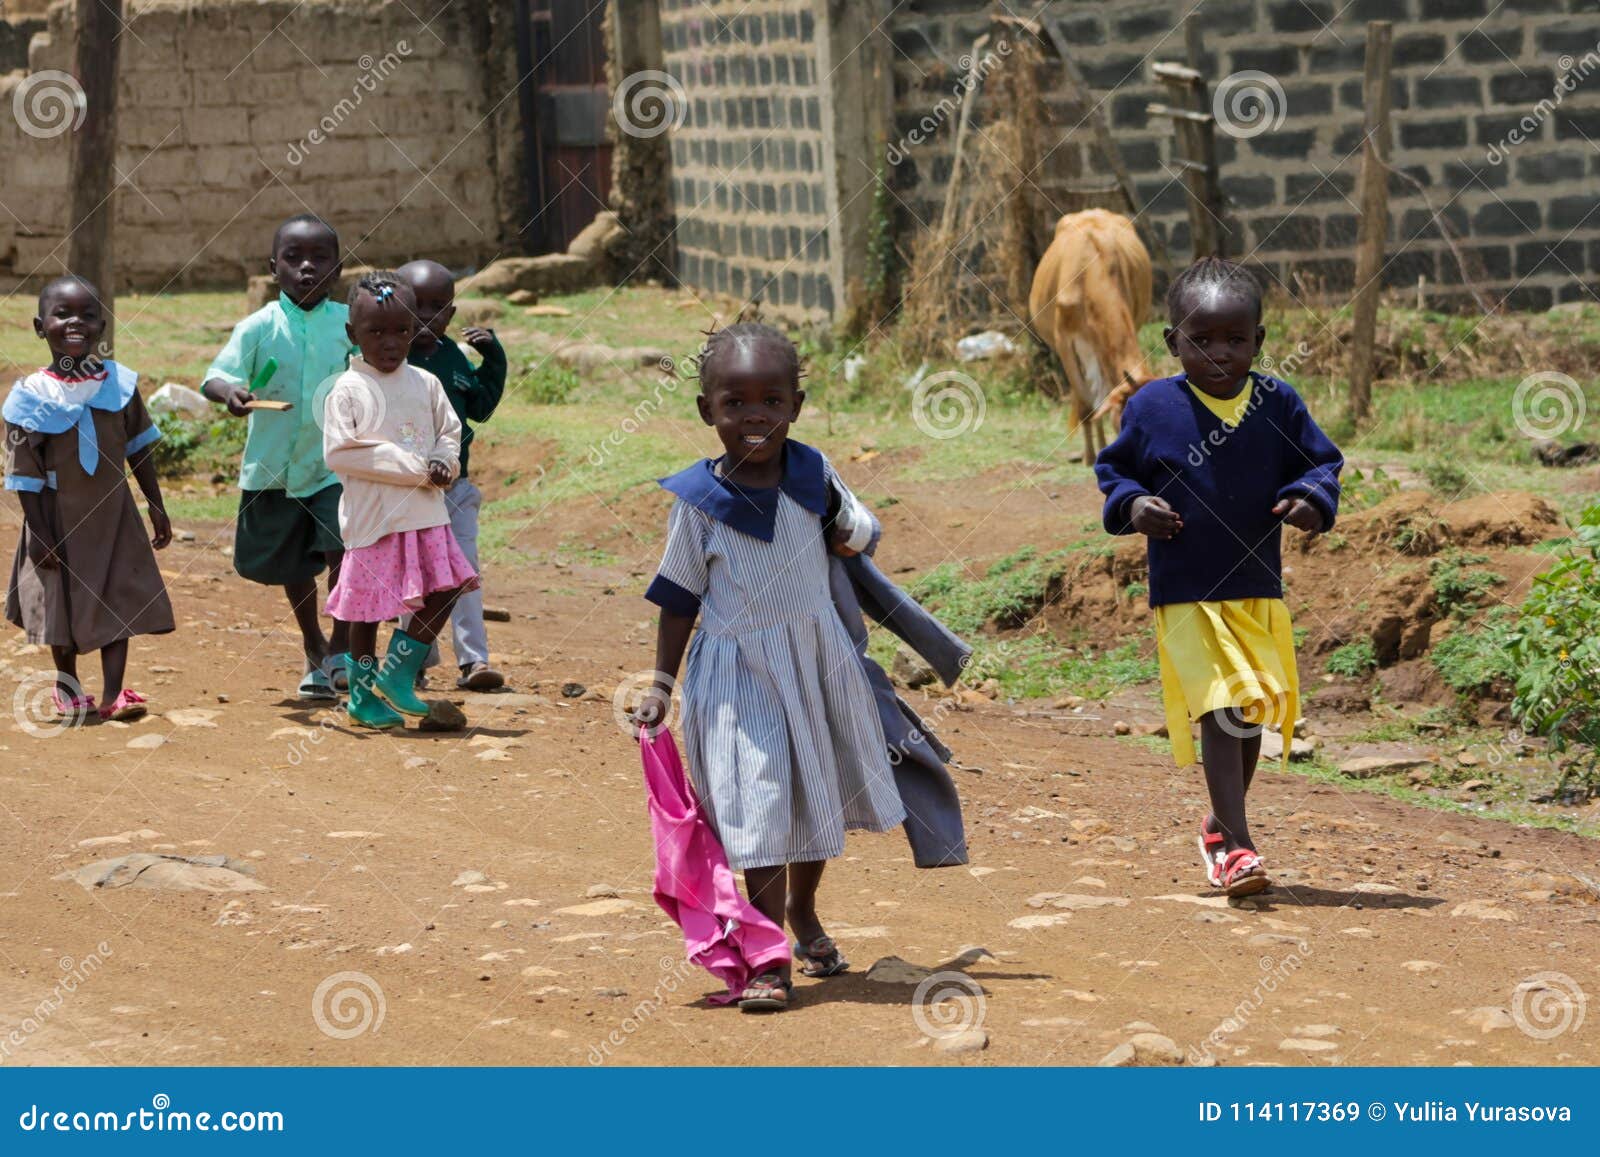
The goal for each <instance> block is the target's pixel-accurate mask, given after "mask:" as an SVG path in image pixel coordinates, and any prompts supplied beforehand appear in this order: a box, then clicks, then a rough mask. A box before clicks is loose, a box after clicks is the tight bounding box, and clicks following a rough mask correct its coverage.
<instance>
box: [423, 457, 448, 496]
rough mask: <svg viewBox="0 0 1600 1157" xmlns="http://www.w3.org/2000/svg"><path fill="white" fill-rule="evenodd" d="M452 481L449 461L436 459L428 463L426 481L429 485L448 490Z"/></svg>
mask: <svg viewBox="0 0 1600 1157" xmlns="http://www.w3.org/2000/svg"><path fill="white" fill-rule="evenodd" d="M452 481H453V480H452V479H451V477H450V466H449V463H446V462H438V461H434V462H429V463H428V482H429V483H430V484H431V485H434V486H437V487H438V488H439V489H440V490H448V489H450V483H451V482H452Z"/></svg>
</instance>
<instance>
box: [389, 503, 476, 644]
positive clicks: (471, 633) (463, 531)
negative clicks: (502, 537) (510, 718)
mask: <svg viewBox="0 0 1600 1157" xmlns="http://www.w3.org/2000/svg"><path fill="white" fill-rule="evenodd" d="M444 503H445V506H446V507H448V508H449V510H450V532H451V533H452V534H454V535H455V536H456V545H457V546H459V547H460V548H461V553H462V554H464V555H466V556H467V561H468V562H470V563H471V564H472V569H473V570H475V571H478V573H479V574H482V573H483V571H482V568H481V567H479V566H478V508H479V507H480V506H482V505H483V493H482V492H481V491H480V490H479V489H478V488H477V487H476V486H474V485H473V484H472V481H471V479H467V478H457V479H456V480H455V484H454V485H452V486H451V487H450V489H449V490H446V491H445V492H444ZM410 624H411V620H410V618H407V619H406V622H405V626H410ZM450 641H451V643H452V645H453V646H454V648H455V653H456V666H458V667H465V666H466V665H467V664H469V663H487V662H488V661H489V632H488V631H487V630H485V629H484V626H483V588H482V587H481V586H480V587H479V588H478V589H477V590H475V591H468V592H467V593H466V594H464V595H462V596H461V597H460V598H459V599H457V600H456V605H455V609H454V610H452V611H451V612H450ZM439 662H440V656H439V643H438V641H437V640H435V641H434V644H433V649H432V650H430V651H429V652H428V662H427V666H429V667H437V666H438V665H439Z"/></svg>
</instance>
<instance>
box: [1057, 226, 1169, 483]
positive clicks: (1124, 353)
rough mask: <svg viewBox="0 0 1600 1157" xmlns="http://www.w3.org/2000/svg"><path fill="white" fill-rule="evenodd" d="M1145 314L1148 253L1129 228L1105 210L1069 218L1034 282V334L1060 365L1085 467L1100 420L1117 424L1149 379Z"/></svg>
mask: <svg viewBox="0 0 1600 1157" xmlns="http://www.w3.org/2000/svg"><path fill="white" fill-rule="evenodd" d="M1149 312H1150V254H1149V252H1148V251H1147V250H1146V249H1145V247H1144V243H1143V242H1142V241H1140V240H1139V235H1138V233H1136V232H1135V231H1134V228H1133V223H1132V222H1131V221H1129V220H1128V219H1127V218H1126V217H1123V216H1120V215H1118V214H1116V213H1112V212H1109V211H1108V210H1105V209H1085V210H1084V211H1083V212H1081V213H1068V214H1067V215H1066V216H1065V217H1063V218H1061V220H1060V221H1057V222H1056V235H1055V239H1054V240H1053V241H1051V242H1050V248H1049V249H1047V250H1045V254H1044V257H1043V258H1042V259H1041V260H1040V261H1039V268H1038V270H1037V271H1035V273H1034V275H1033V291H1032V292H1031V293H1030V294H1029V295H1028V314H1029V316H1030V317H1031V318H1032V321H1033V330H1034V332H1035V333H1036V334H1038V335H1039V338H1040V339H1041V340H1042V341H1043V342H1044V343H1045V344H1046V345H1047V346H1049V347H1050V348H1051V349H1052V350H1054V351H1055V354H1056V356H1057V357H1058V358H1060V359H1061V368H1062V369H1063V370H1065V371H1066V375H1067V382H1068V384H1069V385H1070V387H1071V395H1072V414H1073V418H1074V419H1075V420H1076V422H1077V424H1078V425H1079V426H1080V427H1081V428H1082V429H1083V453H1084V461H1085V462H1086V463H1089V464H1091V465H1092V464H1093V463H1094V459H1095V455H1097V454H1098V453H1099V452H1100V451H1101V450H1102V449H1103V448H1104V447H1105V443H1106V438H1105V431H1104V429H1103V422H1102V420H1103V419H1104V418H1105V416H1106V415H1108V414H1109V415H1111V417H1112V421H1113V425H1114V427H1120V426H1121V424H1122V407H1123V406H1124V405H1126V404H1127V401H1128V399H1129V398H1130V397H1132V396H1133V392H1134V391H1135V390H1137V389H1138V388H1139V387H1140V386H1142V385H1144V383H1145V382H1146V381H1148V380H1149V378H1150V371H1149V369H1148V368H1147V367H1146V366H1145V361H1144V354H1143V353H1142V352H1141V351H1140V349H1139V326H1140V325H1141V324H1143V322H1144V320H1145V317H1146V316H1147V315H1148V314H1149Z"/></svg>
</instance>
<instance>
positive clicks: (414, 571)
mask: <svg viewBox="0 0 1600 1157" xmlns="http://www.w3.org/2000/svg"><path fill="white" fill-rule="evenodd" d="M416 312H417V303H416V298H415V297H414V296H413V295H412V292H411V288H410V287H409V286H408V285H406V283H405V282H403V281H401V280H400V279H399V278H398V277H397V276H396V275H395V274H393V273H388V272H377V273H370V274H368V275H367V276H365V277H363V278H362V279H361V280H360V281H359V282H358V283H357V284H356V286H355V288H354V289H352V290H351V291H350V324H349V331H350V340H351V341H352V342H354V343H355V344H356V345H357V346H359V347H360V349H361V356H360V357H359V358H353V359H352V360H351V362H350V368H349V369H348V370H346V371H345V372H344V373H342V374H340V375H339V377H338V378H337V379H336V380H335V382H334V385H333V388H332V390H330V391H329V393H328V396H327V398H326V400H325V402H324V403H323V411H322V417H323V426H322V451H323V455H324V456H325V457H326V458H327V461H328V468H329V469H331V470H332V471H333V472H334V473H335V474H337V475H338V476H339V481H340V482H342V483H343V484H344V497H343V498H342V499H341V500H340V502H339V536H340V538H342V539H343V540H344V549H345V556H344V566H343V568H342V569H341V570H340V572H339V582H338V585H337V586H335V587H334V589H333V593H332V595H330V596H329V598H328V607H327V610H328V613H329V614H330V615H332V616H333V617H334V618H336V619H340V620H342V621H344V622H348V623H349V624H350V659H351V663H350V703H349V707H348V710H349V713H350V719H351V721H352V722H354V723H357V724H359V725H360V726H363V727H378V728H382V727H398V726H402V725H403V724H404V723H405V719H404V716H405V715H416V716H422V715H426V714H427V713H428V705H427V704H426V703H424V702H423V701H422V700H421V699H419V698H417V694H416V679H417V674H418V672H420V671H421V670H422V664H423V662H424V660H425V659H426V658H427V655H428V648H429V647H430V646H431V645H432V644H433V640H434V638H435V636H437V635H438V633H439V628H440V627H441V626H443V625H444V624H445V623H447V622H449V621H450V608H451V607H452V606H454V605H455V601H456V599H457V598H459V597H460V596H461V595H462V594H463V593H465V592H466V591H470V590H475V589H477V586H478V576H477V574H476V573H475V572H474V571H473V569H472V565H471V564H470V563H469V562H468V561H467V559H466V556H465V555H464V554H462V552H461V548H460V547H459V546H458V545H457V544H456V540H455V536H454V535H453V534H451V532H450V512H449V510H448V509H447V508H446V506H445V501H444V492H445V491H446V490H447V489H449V487H450V485H451V483H453V482H454V481H455V479H456V474H457V473H458V472H459V470H460V462H459V460H458V457H457V456H458V455H459V453H460V449H461V421H460V419H458V418H457V417H456V415H455V411H454V410H453V409H452V408H451V406H450V401H449V399H448V398H446V397H445V393H444V388H443V387H442V386H441V385H440V384H439V379H438V378H436V377H434V376H433V375H432V374H430V373H428V372H427V371H426V370H422V369H418V368H417V367H416V366H413V365H409V364H407V362H406V352H407V350H409V349H410V348H411V338H412V337H413V335H414V334H415V332H416V326H417V323H416ZM402 615H411V616H412V619H411V625H410V629H409V631H402V630H399V629H396V630H395V632H394V634H393V635H391V636H390V638H389V652H388V654H387V655H386V656H385V657H384V660H383V662H382V663H381V664H379V663H378V662H377V661H376V657H375V652H376V649H377V645H378V624H379V623H381V622H383V621H384V620H385V619H393V618H397V617H399V616H402Z"/></svg>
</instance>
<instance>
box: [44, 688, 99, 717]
mask: <svg viewBox="0 0 1600 1157" xmlns="http://www.w3.org/2000/svg"><path fill="white" fill-rule="evenodd" d="M50 701H51V702H52V703H54V704H55V708H56V714H57V715H62V716H68V717H74V718H77V717H82V716H85V715H87V714H89V712H91V711H93V710H94V696H93V695H74V696H73V697H72V698H71V699H63V698H62V697H61V688H60V687H57V688H56V689H55V690H54V691H51V692H50Z"/></svg>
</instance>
